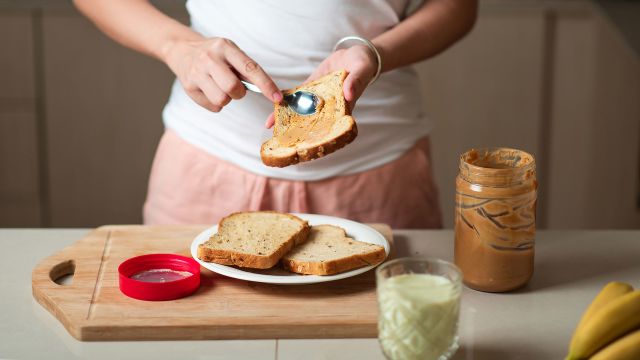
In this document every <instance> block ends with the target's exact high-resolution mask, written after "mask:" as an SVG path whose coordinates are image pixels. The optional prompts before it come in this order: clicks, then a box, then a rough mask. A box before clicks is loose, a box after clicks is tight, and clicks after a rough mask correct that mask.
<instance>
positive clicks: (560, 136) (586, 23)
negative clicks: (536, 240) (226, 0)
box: [0, 0, 640, 228]
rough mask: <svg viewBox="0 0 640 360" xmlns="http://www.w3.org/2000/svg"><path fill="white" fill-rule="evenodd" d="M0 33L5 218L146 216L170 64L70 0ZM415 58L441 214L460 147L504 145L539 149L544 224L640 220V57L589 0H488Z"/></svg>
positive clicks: (15, 14) (8, 22) (1, 11)
mask: <svg viewBox="0 0 640 360" xmlns="http://www.w3.org/2000/svg"><path fill="white" fill-rule="evenodd" d="M178 5H179V4H178ZM166 10H167V11H168V12H169V13H171V14H172V15H175V16H178V17H180V18H181V19H183V20H184V19H186V16H185V13H184V9H182V8H180V7H178V6H177V5H176V4H173V5H170V6H168V7H166ZM0 45H1V46H2V47H3V48H6V47H8V48H11V49H15V50H14V51H11V52H9V53H3V55H0V78H1V79H3V81H2V82H0V226H57V227H60V226H97V225H101V224H107V223H138V222H140V221H141V206H142V202H143V201H144V196H145V191H146V180H147V176H148V171H149V168H150V164H151V160H152V156H153V151H154V148H155V146H156V144H157V141H158V139H159V136H160V134H161V132H162V124H161V122H160V115H161V110H162V106H163V104H164V102H165V101H166V98H167V96H168V92H169V85H170V83H171V81H172V75H171V74H170V72H169V71H168V70H167V69H166V68H165V67H164V66H163V65H162V64H161V63H159V62H157V61H155V60H152V59H149V58H147V57H145V56H142V55H138V54H135V53H133V52H131V51H129V50H127V49H123V48H121V47H120V46H118V45H117V44H115V43H113V42H112V41H111V40H109V39H107V38H106V37H105V36H104V35H102V34H100V33H99V32H98V31H97V30H96V29H95V28H94V27H93V25H91V24H90V23H89V22H88V21H87V20H85V19H84V18H82V17H81V16H80V15H79V14H77V12H76V11H75V10H74V9H72V8H71V7H70V6H68V5H67V6H56V7H49V8H44V9H41V8H37V7H34V8H28V7H25V8H23V9H17V10H16V9H8V8H0ZM417 67H418V69H419V73H420V76H421V79H422V82H423V88H424V101H425V105H426V108H427V112H428V113H429V115H430V117H431V118H432V120H433V122H434V123H435V128H434V131H433V135H432V139H433V147H434V148H433V154H434V159H433V160H434V163H435V169H436V178H437V181H438V183H439V186H440V197H441V201H442V208H443V212H444V215H445V222H446V225H447V226H451V224H452V215H453V192H454V184H453V179H454V177H455V175H456V172H457V157H458V155H459V154H460V153H461V152H462V151H464V150H466V149H468V148H471V147H478V146H511V147H516V148H521V149H524V150H527V151H530V152H532V153H533V154H534V155H535V156H536V158H537V161H538V169H539V173H538V175H539V178H540V183H541V187H540V189H541V191H540V197H539V224H540V225H541V227H553V228H567V227H570V228H640V212H639V211H638V208H637V200H638V194H639V190H640V189H639V178H638V176H639V164H640V160H639V154H640V148H639V143H640V101H639V100H640V61H639V58H638V55H637V54H634V53H633V52H632V51H631V50H630V48H629V47H628V46H627V44H625V43H624V41H623V40H622V37H621V36H620V35H619V34H618V33H617V31H616V30H615V28H614V27H613V26H611V24H609V22H608V21H607V20H606V19H605V18H604V17H603V16H602V15H601V13H600V11H599V10H598V9H597V8H596V7H595V6H592V5H591V3H590V2H586V1H580V2H565V1H526V0H523V1H512V0H492V1H483V2H482V8H481V13H480V18H479V21H478V24H477V27H476V29H475V30H474V32H473V33H472V34H471V35H470V36H468V37H467V38H466V39H464V40H463V41H462V42H460V43H459V44H457V45H456V46H454V47H453V48H452V49H450V50H449V51H447V52H446V53H444V54H442V55H440V56H438V57H436V58H434V59H432V60H429V61H427V62H424V63H421V64H418V66H417Z"/></svg>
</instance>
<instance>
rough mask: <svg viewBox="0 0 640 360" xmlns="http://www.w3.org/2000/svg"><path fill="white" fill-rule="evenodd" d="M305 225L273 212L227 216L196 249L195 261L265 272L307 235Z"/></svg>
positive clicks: (307, 225)
mask: <svg viewBox="0 0 640 360" xmlns="http://www.w3.org/2000/svg"><path fill="white" fill-rule="evenodd" d="M309 229H310V228H309V224H308V223H307V222H306V221H305V220H302V219H300V218H298V217H296V216H293V215H290V214H282V213H278V212H275V211H254V212H240V213H234V214H231V215H229V216H227V217H225V218H224V219H222V221H220V224H218V232H217V233H216V234H214V235H213V236H211V238H210V239H209V240H207V241H206V242H204V243H203V244H200V245H199V246H198V258H199V259H200V260H203V261H207V262H214V263H217V264H222V265H236V266H240V267H248V268H255V269H267V268H270V267H272V266H274V265H275V264H277V263H278V261H279V260H280V258H282V256H284V255H285V254H286V253H287V252H289V250H291V249H292V248H293V247H294V245H297V244H301V243H302V242H304V241H305V240H306V239H307V237H308V235H309Z"/></svg>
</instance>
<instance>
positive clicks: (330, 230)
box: [282, 225, 386, 275]
mask: <svg viewBox="0 0 640 360" xmlns="http://www.w3.org/2000/svg"><path fill="white" fill-rule="evenodd" d="M385 257H386V253H385V250H384V248H383V247H382V246H378V245H375V244H369V243H365V242H361V241H356V240H354V239H352V238H350V237H347V234H346V232H345V231H344V229H342V228H340V227H338V226H333V225H316V226H313V227H311V232H310V233H309V238H308V239H307V241H305V242H304V243H303V244H301V245H298V246H296V247H295V248H293V250H291V251H290V252H289V253H287V254H286V255H285V256H284V257H283V258H282V266H283V267H284V268H285V269H287V270H289V271H293V272H296V273H300V274H313V275H333V274H337V273H341V272H345V271H349V270H353V269H357V268H360V267H363V266H369V265H377V264H379V263H381V262H382V261H383V260H384V259H385Z"/></svg>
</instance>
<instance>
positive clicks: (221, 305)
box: [32, 224, 392, 341]
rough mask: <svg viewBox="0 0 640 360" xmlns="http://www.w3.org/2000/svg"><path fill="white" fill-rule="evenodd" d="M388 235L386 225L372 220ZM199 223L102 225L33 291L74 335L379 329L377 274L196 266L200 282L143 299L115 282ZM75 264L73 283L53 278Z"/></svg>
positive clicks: (184, 247) (46, 266)
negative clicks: (127, 263) (296, 274)
mask: <svg viewBox="0 0 640 360" xmlns="http://www.w3.org/2000/svg"><path fill="white" fill-rule="evenodd" d="M372 226H373V227H374V228H375V229H377V230H378V231H380V232H381V233H382V234H383V235H384V236H385V237H386V238H387V239H388V240H389V241H390V242H392V235H391V229H390V228H389V227H388V226H387V225H381V224H375V225H372ZM204 229H205V226H154V227H148V226H138V225H132V226H125V225H121V226H103V227H100V228H98V229H96V230H94V231H93V232H91V233H90V234H89V235H88V236H87V237H85V238H83V239H81V240H79V241H78V242H76V243H75V244H73V245H71V246H70V247H67V248H65V249H63V250H61V251H60V252H58V253H56V254H54V255H52V256H50V257H48V258H46V259H44V260H42V261H41V262H40V263H39V264H38V266H37V267H36V268H35V269H34V270H33V273H32V288H33V296H34V298H35V299H36V300H37V301H38V302H39V303H40V304H42V306H44V307H45V308H46V309H47V310H48V311H49V312H51V313H52V314H53V315H54V316H55V317H56V318H57V319H58V320H59V321H60V322H61V323H62V324H63V325H64V327H65V328H66V329H67V331H69V333H70V334H71V335H72V336H74V337H75V338H77V339H79V340H82V341H94V340H101V341H102V340H199V339H273V338H362V337H375V336H376V335H377V328H376V326H377V325H376V324H377V304H376V296H375V295H376V294H375V278H374V272H373V271H369V272H367V273H365V274H362V275H359V276H356V277H352V278H349V279H344V280H339V281H335V282H329V283H322V284H312V285H299V286H298V285H291V286H287V285H272V284H262V283H253V282H247V281H243V280H236V279H232V278H227V277H224V276H221V275H217V274H215V273H213V272H211V271H209V270H206V269H204V268H202V269H201V276H202V280H201V285H200V289H199V290H198V291H197V292H196V293H195V294H194V295H192V296H189V297H186V298H184V299H179V300H174V301H165V302H148V301H140V300H135V299H131V298H128V297H126V296H125V295H123V294H122V293H121V292H120V290H119V288H118V271H117V268H118V265H119V264H120V263H121V262H122V261H124V260H126V259H128V258H130V257H133V256H137V255H143V254H149V253H177V254H183V255H187V256H190V254H189V246H190V244H191V242H192V241H193V239H194V238H195V236H196V235H197V234H198V233H200V232H201V231H202V230H204ZM70 272H73V273H74V275H73V279H72V282H71V284H69V285H58V284H57V283H55V282H54V280H55V279H56V278H57V277H59V276H61V275H63V274H65V273H70Z"/></svg>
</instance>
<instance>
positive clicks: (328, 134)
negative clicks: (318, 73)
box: [260, 70, 358, 167]
mask: <svg viewBox="0 0 640 360" xmlns="http://www.w3.org/2000/svg"><path fill="white" fill-rule="evenodd" d="M346 77H347V72H346V71H344V70H341V71H336V72H334V73H331V74H328V75H325V76H323V77H321V78H319V79H317V80H314V81H312V82H309V83H307V84H304V85H301V86H299V87H297V88H295V89H291V90H285V91H284V92H283V94H284V95H287V94H292V93H295V92H296V91H298V90H306V91H310V92H312V93H314V94H316V95H317V96H319V97H320V98H321V100H322V101H321V104H320V106H318V108H319V109H318V110H317V111H316V113H315V114H312V115H300V114H298V113H296V112H294V111H293V110H291V109H290V108H289V107H288V106H287V105H286V104H285V103H281V104H275V109H274V117H275V126H274V129H273V138H271V139H270V140H268V141H267V142H265V143H264V144H262V148H261V150H260V156H261V157H262V162H263V163H264V164H265V165H268V166H275V167H285V166H289V165H293V164H297V163H299V162H301V161H309V160H313V159H317V158H320V157H323V156H325V155H327V154H330V153H332V152H334V151H336V150H338V149H340V148H342V147H344V146H345V145H347V144H348V143H350V142H351V141H353V139H355V138H356V135H357V134H358V128H357V127H356V122H355V120H354V119H353V117H351V114H350V111H349V108H348V106H347V102H346V101H345V99H344V93H343V91H342V87H343V83H344V79H345V78H346Z"/></svg>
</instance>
